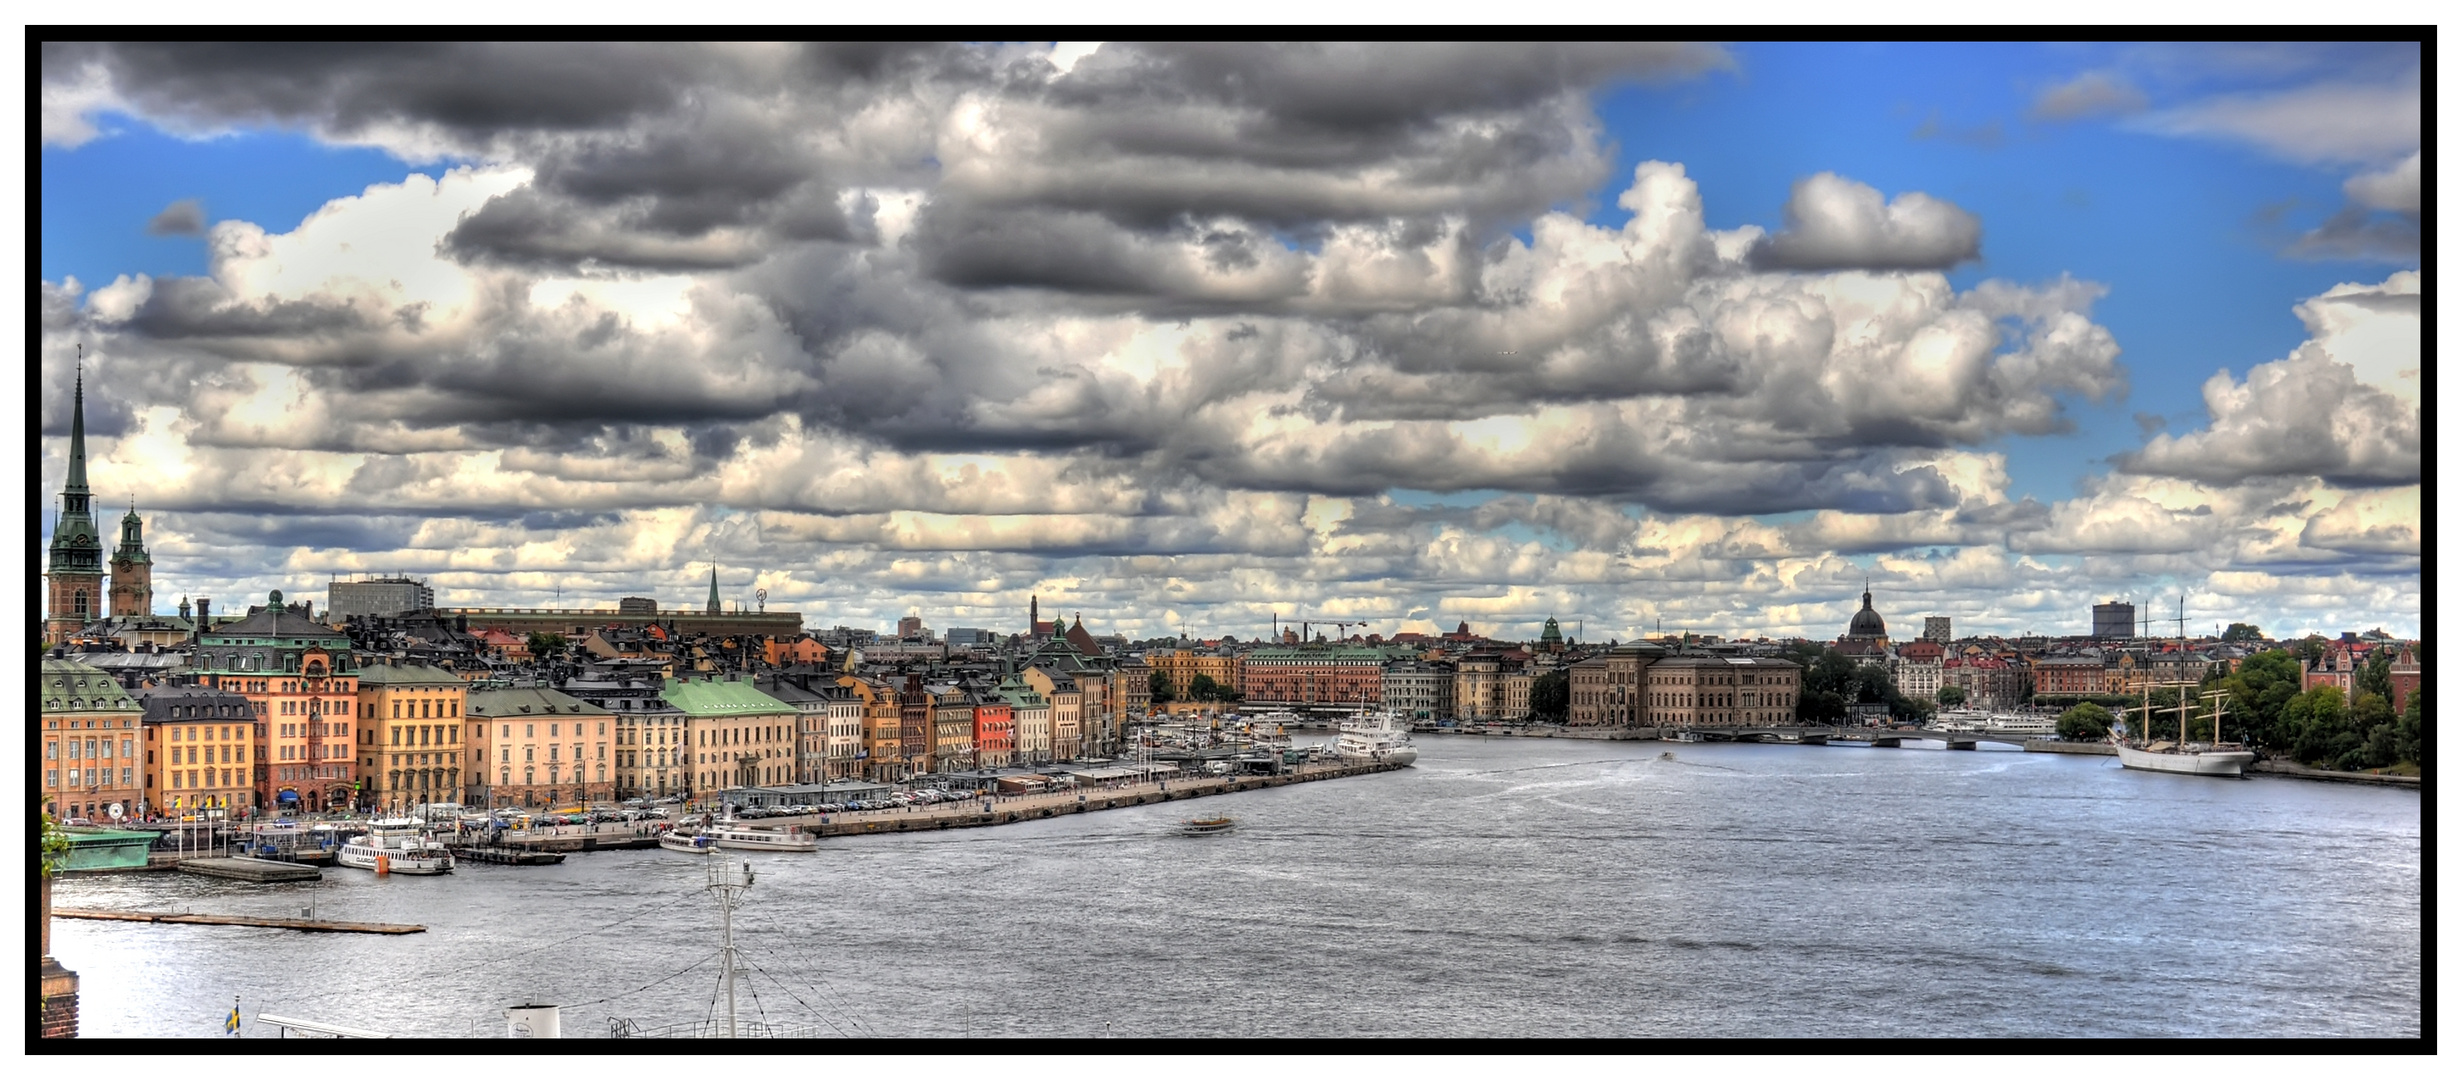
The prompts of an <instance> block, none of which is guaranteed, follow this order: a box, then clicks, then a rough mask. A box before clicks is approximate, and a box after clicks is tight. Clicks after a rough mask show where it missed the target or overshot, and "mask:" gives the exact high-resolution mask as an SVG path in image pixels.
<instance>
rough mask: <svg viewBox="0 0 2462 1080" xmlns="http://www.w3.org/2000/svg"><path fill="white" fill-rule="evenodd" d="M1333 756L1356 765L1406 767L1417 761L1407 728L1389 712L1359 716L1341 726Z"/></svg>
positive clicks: (1417, 750) (1416, 749)
mask: <svg viewBox="0 0 2462 1080" xmlns="http://www.w3.org/2000/svg"><path fill="white" fill-rule="evenodd" d="M1334 756H1335V757H1337V758H1340V759H1342V760H1344V761H1348V762H1354V763H1358V764H1378V765H1408V764H1410V763H1411V762H1414V761H1417V760H1419V748H1418V747H1415V746H1412V745H1411V733H1410V728H1409V727H1408V726H1407V725H1405V724H1404V723H1403V722H1402V718H1401V717H1398V716H1395V715H1394V714H1392V713H1389V712H1383V711H1378V712H1371V713H1362V714H1360V715H1359V716H1358V717H1356V718H1354V719H1352V720H1350V721H1349V722H1347V723H1344V724H1343V725H1342V737H1341V738H1340V739H1337V740H1335V741H1334Z"/></svg>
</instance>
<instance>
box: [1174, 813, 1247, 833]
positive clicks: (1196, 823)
mask: <svg viewBox="0 0 2462 1080" xmlns="http://www.w3.org/2000/svg"><path fill="white" fill-rule="evenodd" d="M1237 824H1239V823H1238V822H1236V821H1233V820H1232V819H1231V818H1230V817H1229V816H1223V817H1210V818H1190V819H1188V820H1186V821H1183V822H1181V823H1180V835H1182V836H1211V835H1213V834H1215V833H1220V832H1230V831H1231V827H1232V826H1234V825H1237Z"/></svg>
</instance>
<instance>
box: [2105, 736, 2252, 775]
mask: <svg viewBox="0 0 2462 1080" xmlns="http://www.w3.org/2000/svg"><path fill="white" fill-rule="evenodd" d="M2112 749H2113V750H2114V751H2115V752H2116V753H2117V754H2118V755H2119V757H2120V764H2121V765H2123V766H2126V767H2128V768H2131V769H2143V770H2145V771H2147V772H2167V773H2181V774H2184V775H2189V776H2238V775H2240V770H2241V769H2243V768H2245V767H2247V765H2248V764H2249V763H2250V762H2252V761H2255V760H2257V755H2255V754H2252V753H2249V752H2248V751H2246V750H2208V751H2205V752H2204V753H2198V754H2189V753H2178V754H2157V753H2154V752H2152V751H2148V750H2140V749H2137V748H2136V747H2133V746H2129V745H2127V744H2125V743H2114V744H2113V746H2112Z"/></svg>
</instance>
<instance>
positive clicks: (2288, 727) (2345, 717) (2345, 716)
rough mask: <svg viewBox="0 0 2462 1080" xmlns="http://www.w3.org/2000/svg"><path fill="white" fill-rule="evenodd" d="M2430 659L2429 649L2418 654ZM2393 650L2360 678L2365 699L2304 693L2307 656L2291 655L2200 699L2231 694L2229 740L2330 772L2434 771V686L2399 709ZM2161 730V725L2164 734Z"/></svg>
mask: <svg viewBox="0 0 2462 1080" xmlns="http://www.w3.org/2000/svg"><path fill="white" fill-rule="evenodd" d="M2416 651H2417V652H2418V653H2419V654H2420V659H2421V660H2423V661H2424V660H2426V659H2427V657H2426V655H2425V654H2426V649H2425V647H2424V646H2421V647H2417V650H2416ZM2392 668H2393V655H2392V650H2389V649H2378V650H2377V651H2376V655H2374V656H2372V657H2370V658H2369V661H2368V662H2367V663H2366V664H2365V665H2363V666H2362V667H2361V668H2360V670H2359V672H2358V673H2357V679H2356V682H2357V686H2356V689H2357V691H2358V693H2357V694H2356V695H2354V696H2351V697H2345V696H2344V694H2343V692H2342V690H2341V689H2339V688H2337V687H2332V686H2320V687H2317V688H2316V689H2313V690H2306V691H2303V690H2301V689H2300V661H2299V657H2298V656H2296V655H2294V654H2292V653H2290V652H2288V651H2280V650H2277V651H2274V652H2263V653H2258V654H2257V655H2255V656H2252V657H2249V658H2248V659H2246V660H2243V661H2241V662H2240V669H2239V670H2238V671H2234V672H2231V673H2230V674H2227V675H2219V676H2215V677H2213V678H2209V679H2207V680H2206V682H2205V685H2203V686H2200V687H2198V691H2199V692H2200V693H2207V692H2211V691H2214V690H2228V691H2230V692H2231V698H2230V702H2231V704H2230V706H2229V707H2228V708H2227V709H2226V710H2225V713H2224V718H2223V734H2224V736H2225V737H2226V738H2238V739H2241V740H2242V741H2245V742H2247V743H2248V744H2249V745H2251V746H2255V747H2258V748H2260V749H2263V750H2265V751H2268V752H2270V753H2274V754H2279V755H2282V756H2284V757H2288V758H2291V759H2293V760H2295V761H2298V762H2299V763H2300V764H2303V765H2308V766H2312V767H2315V768H2323V769H2344V770H2358V769H2382V768H2387V767H2390V766H2395V765H2417V766H2419V767H2421V768H2423V769H2424V768H2426V767H2427V765H2428V741H2427V720H2426V717H2427V709H2428V693H2429V691H2428V687H2427V686H2426V685H2425V684H2424V683H2423V684H2422V685H2421V686H2420V687H2419V688H2418V689H2416V690H2413V691H2412V692H2411V694H2410V697H2409V699H2408V700H2406V701H2405V702H2404V703H2403V708H2402V711H2401V712H2400V713H2396V712H2395V711H2394V707H2393V696H2394V691H2393V678H2392ZM2156 730H2157V731H2160V730H2161V727H2160V725H2159V724H2158V725H2157V727H2156Z"/></svg>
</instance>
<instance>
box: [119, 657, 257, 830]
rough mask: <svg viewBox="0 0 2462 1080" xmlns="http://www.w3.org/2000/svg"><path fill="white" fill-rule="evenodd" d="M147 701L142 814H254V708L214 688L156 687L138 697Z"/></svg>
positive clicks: (194, 686)
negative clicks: (252, 757) (252, 758)
mask: <svg viewBox="0 0 2462 1080" xmlns="http://www.w3.org/2000/svg"><path fill="white" fill-rule="evenodd" d="M137 698H138V700H140V701H141V702H143V703H144V706H145V719H144V721H143V723H144V728H145V731H144V740H143V741H144V744H145V764H144V766H143V767H142V768H141V769H140V771H139V774H138V778H139V781H140V782H141V783H142V784H143V785H144V787H145V794H144V797H143V799H142V802H141V804H139V805H140V807H141V810H142V812H143V813H146V814H154V815H160V816H163V817H172V818H177V817H185V816H189V815H193V814H199V813H207V812H219V813H220V814H221V815H222V816H223V817H225V818H240V817H248V816H251V815H252V813H253V811H254V810H255V807H256V785H255V784H254V783H253V782H252V774H251V771H250V766H251V765H252V764H253V763H252V762H251V761H250V760H249V756H250V754H251V752H252V751H253V750H254V749H255V747H256V744H257V740H256V727H257V719H256V706H254V705H252V704H250V703H249V701H248V699H247V698H244V697H241V696H240V695H238V694H234V693H232V692H230V691H228V690H217V689H214V688H213V687H210V686H197V685H178V686H155V687H148V688H147V689H144V690H140V691H138V692H137Z"/></svg>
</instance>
